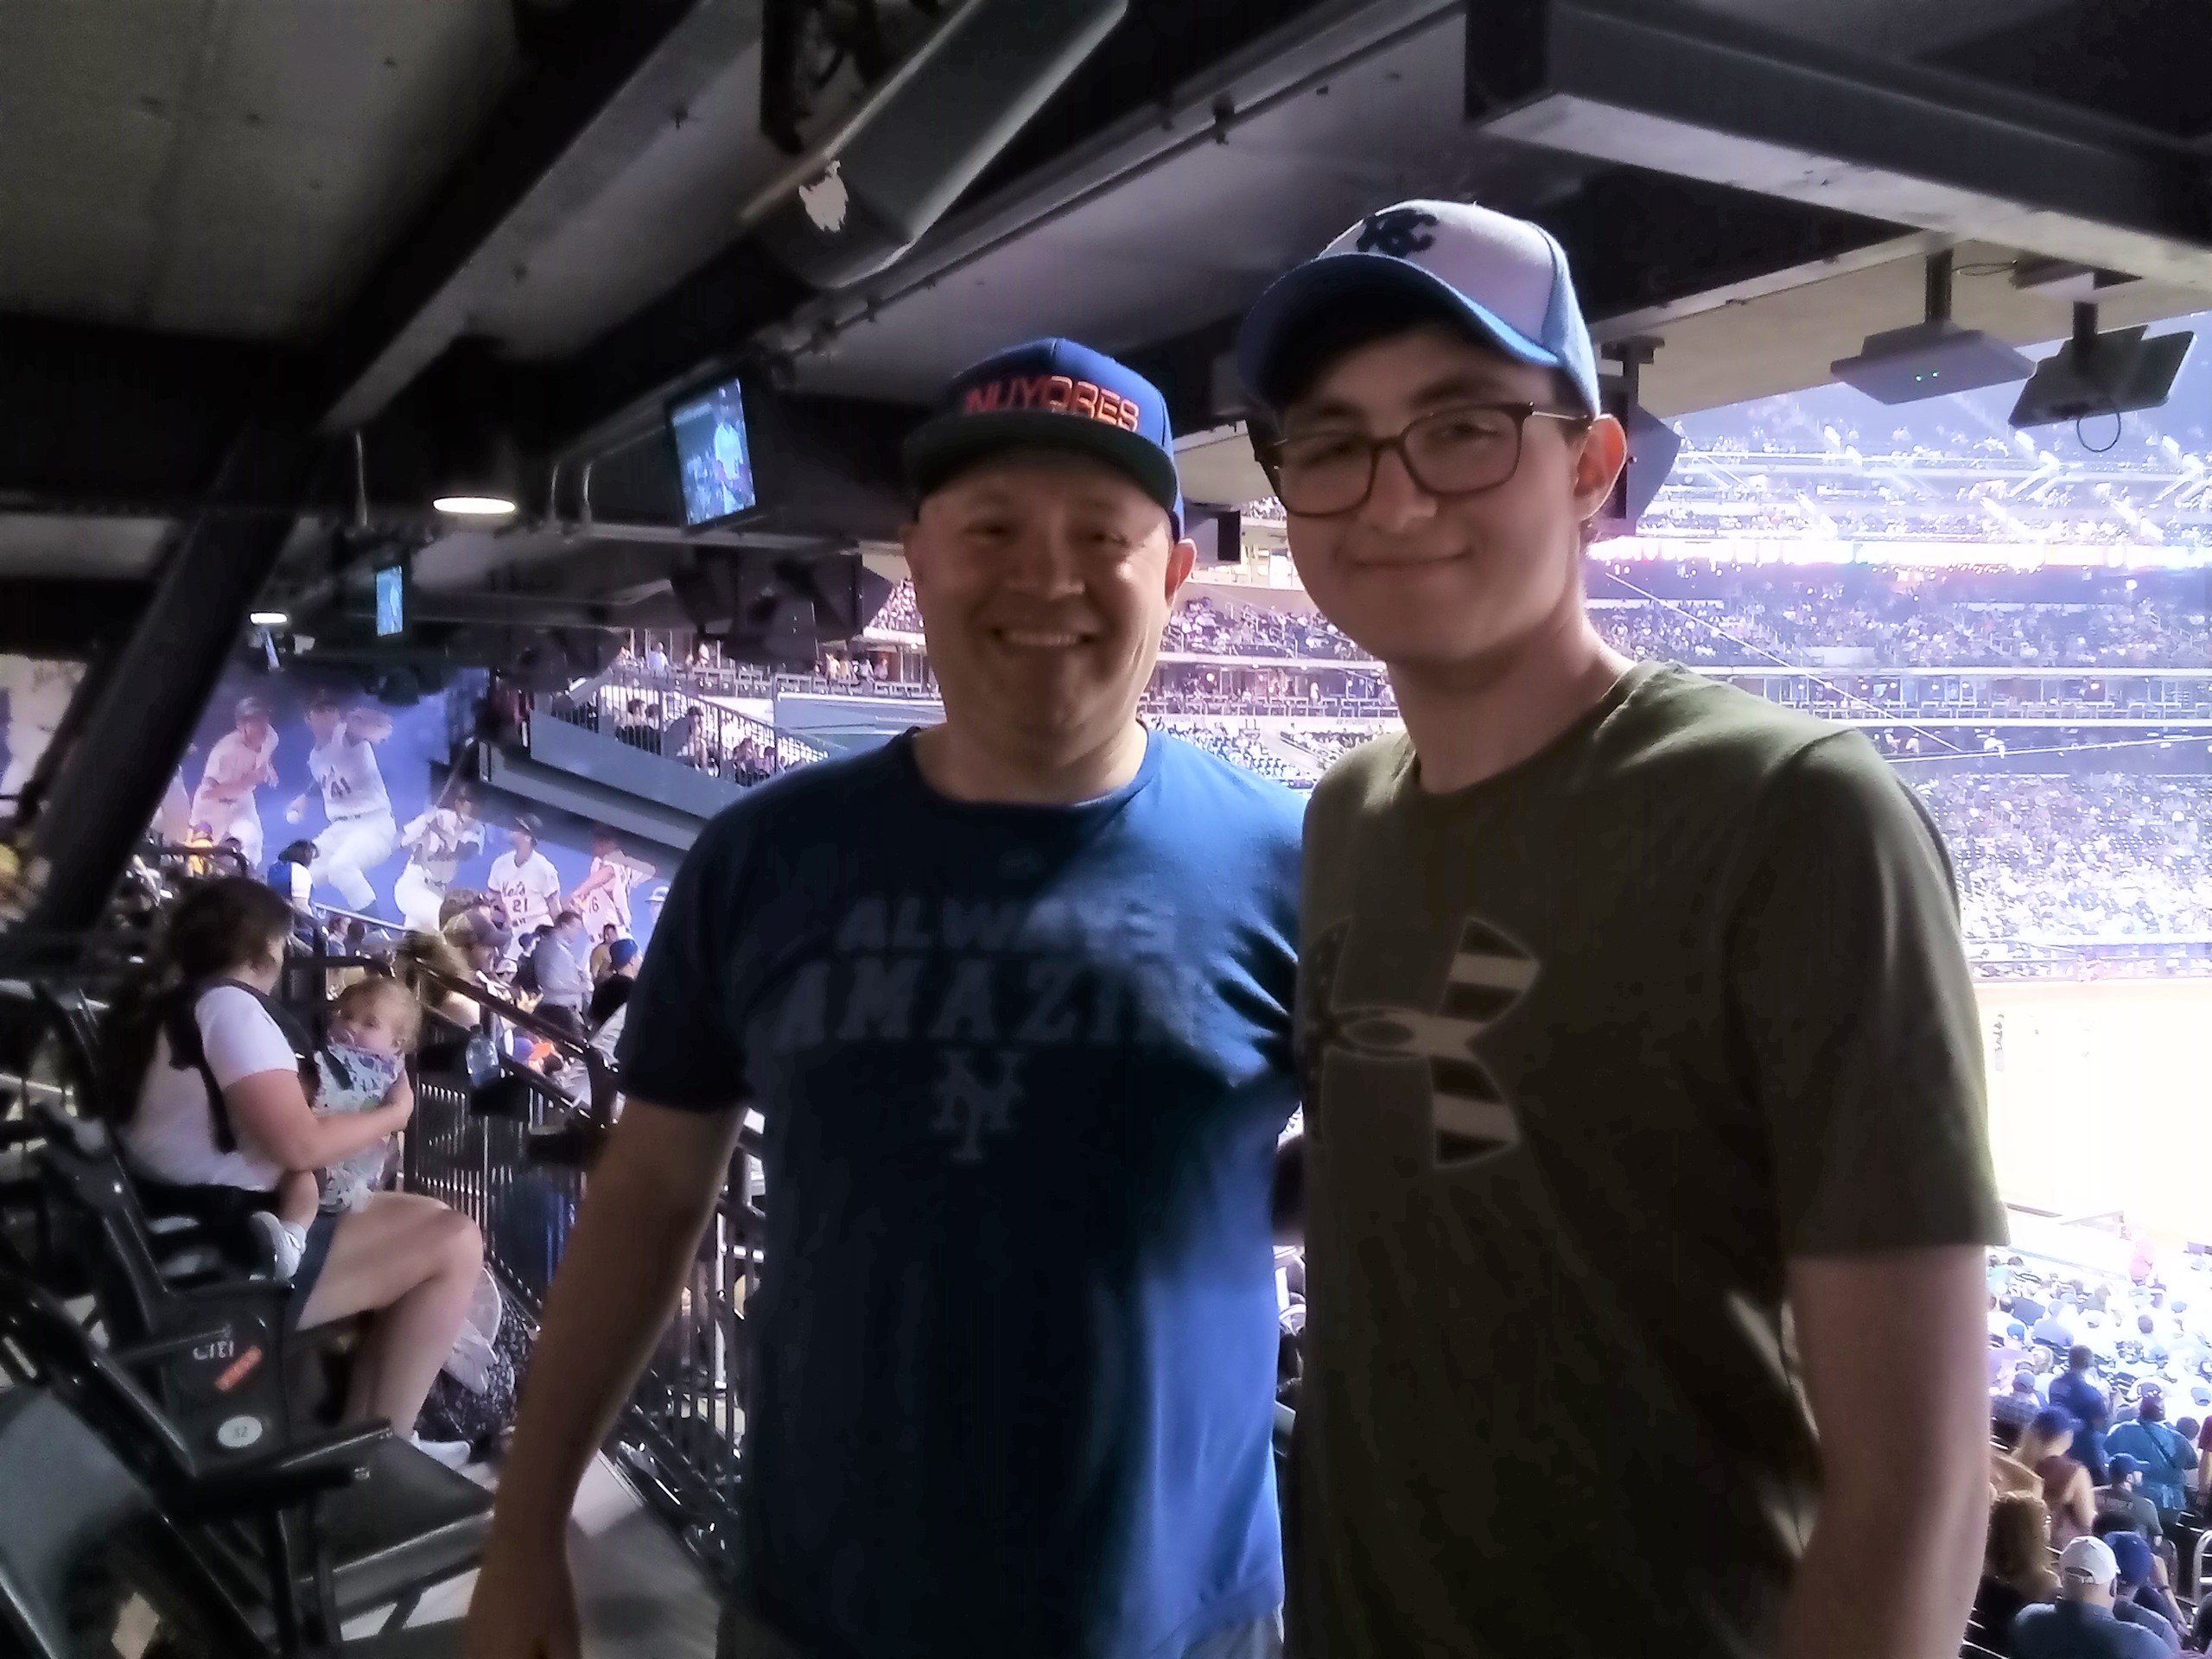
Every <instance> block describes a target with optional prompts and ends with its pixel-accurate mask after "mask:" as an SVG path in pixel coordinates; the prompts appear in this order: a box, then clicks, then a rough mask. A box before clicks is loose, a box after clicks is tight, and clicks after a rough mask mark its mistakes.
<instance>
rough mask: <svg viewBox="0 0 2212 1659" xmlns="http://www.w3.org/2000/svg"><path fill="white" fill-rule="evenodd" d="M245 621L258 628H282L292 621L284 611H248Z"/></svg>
mask: <svg viewBox="0 0 2212 1659" xmlns="http://www.w3.org/2000/svg"><path fill="white" fill-rule="evenodd" d="M245 620H247V621H248V622H250V623H251V624H252V625H253V626H255V627H257V628H281V627H283V626H284V625H285V624H286V623H287V622H289V621H290V620H292V619H291V618H290V617H289V616H287V615H285V614H284V613H283V612H282V611H248V612H247V613H246V615H245Z"/></svg>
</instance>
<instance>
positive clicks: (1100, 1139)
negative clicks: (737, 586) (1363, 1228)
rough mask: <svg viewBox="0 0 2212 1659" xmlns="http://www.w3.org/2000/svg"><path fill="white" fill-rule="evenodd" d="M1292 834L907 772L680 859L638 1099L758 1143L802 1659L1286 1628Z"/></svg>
mask: <svg viewBox="0 0 2212 1659" xmlns="http://www.w3.org/2000/svg"><path fill="white" fill-rule="evenodd" d="M1299 836H1300V803H1299V801H1298V798H1296V797H1295V796H1294V795H1292V794H1291V793H1290V792H1289V791H1287V790H1284V789H1281V788H1280V787H1279V786H1277V785H1273V784H1268V783H1265V782H1262V780H1260V779H1255V778H1253V777H1251V776H1249V774H1247V773H1244V772H1240V771H1237V770H1236V769H1235V768H1234V767H1231V766H1228V765H1226V764H1225V763H1224V762H1223V761H1220V760H1216V759H1215V758H1213V757H1212V756H1211V755H1208V754H1206V753H1203V752H1202V751H1200V750H1198V749H1196V748H1193V747H1191V746H1189V745H1187V744H1185V743H1182V742H1179V741H1176V740H1175V739H1173V738H1168V737H1164V736H1162V735H1160V734H1157V733H1155V734H1152V735H1151V737H1150V740H1149V742H1148V744H1147V749H1146V753H1145V759H1144V762H1143V765H1142V767H1141V769H1140V771H1139V772H1138V773H1137V776H1136V778H1135V779H1134V780H1133V781H1132V782H1131V783H1130V784H1129V785H1127V786H1126V787H1124V788H1122V789H1120V790H1117V791H1115V792H1114V793H1113V794H1111V795H1110V796H1108V797H1105V798H1103V799H1100V800H1096V801H1092V802H1086V803H1084V804H1079V805H1075V806H1057V807H1043V806H1006V805H981V804H971V803H963V802H957V801H953V800H950V799H947V798H944V797H943V796H940V795H938V793H936V792H935V791H932V790H931V789H930V788H929V787H928V786H927V785H925V783H924V782H923V780H922V777H921V773H920V772H919V770H918V768H917V766H916V765H915V761H914V755H913V747H912V737H911V735H910V736H907V737H902V738H899V739H896V740H894V741H892V742H891V743H889V744H887V745H885V746H884V747H881V748H880V749H877V750H875V751H874V752H872V753H868V754H865V755H861V756H859V757H856V758H851V759H845V760H833V761H828V762H823V763H820V764H817V765H816V766H809V767H806V768H804V769H803V770H800V771H798V772H791V773H787V774H785V776H784V777H782V778H780V779H776V780H775V781H773V782H772V783H768V784H765V785H760V787H758V788H756V789H753V790H752V791H749V792H748V793H747V796H746V798H744V799H743V800H741V801H740V802H739V803H738V804H735V805H734V806H732V807H730V808H729V809H728V810H726V811H724V812H723V813H722V814H721V816H719V817H716V818H715V821H714V822H713V823H711V824H709V826H708V827H707V829H706V831H705V832H704V834H703V835H702V836H701V837H700V840H699V842H698V844H697V845H696V846H695V847H694V848H693V849H692V850H691V853H690V856H688V857H687V858H686V859H685V860H684V862H683V868H682V870H681V871H680V872H679V873H678V874H677V878H676V880H675V881H674V882H673V883H672V884H671V887H670V890H669V895H668V901H667V904H666V906H664V910H663V912H662V917H661V920H660V923H659V925H658V927H657V929H656V930H655V931H654V935H653V939H652V947H651V948H650V949H649V950H647V951H646V953H645V964H644V968H643V970H642V972H641V973H640V975H639V981H638V988H637V990H636V992H635V994H634V995H633V996H632V1000H631V1003H630V1009H629V1014H628V1020H627V1027H626V1030H625V1032H624V1033H623V1039H622V1044H621V1052H620V1059H621V1065H622V1068H623V1073H624V1082H623V1086H624V1088H625V1090H626V1092H628V1093H629V1094H630V1095H632V1096H634V1097H637V1098H639V1099H644V1100H649V1101H652V1102H654V1103H657V1104H660V1105H664V1106H671V1107H677V1108H679V1109H701V1110H716V1109H725V1108H728V1107H729V1106H731V1105H733V1104H735V1103H740V1102H744V1103H749V1104H751V1105H753V1106H754V1107H756V1108H757V1109H759V1110H760V1112H761V1113H762V1116H763V1117H764V1120H765V1123H766V1128H765V1130H764V1141H765V1154H764V1165H765V1169H766V1209H767V1234H766V1247H765V1254H764V1265H763V1268H762V1276H761V1286H760V1292H759V1294H757V1295H755V1296H754V1297H753V1300H752V1301H751V1303H750V1304H749V1306H747V1327H748V1330H749V1332H750V1335H751V1338H752V1341H753V1354H752V1359H753V1364H752V1368H751V1372H750V1387H749V1398H748V1399H747V1432H746V1443H745V1458H746V1471H747V1483H746V1486H745V1489H744V1490H745V1517H744V1518H745V1522H746V1538H747V1546H746V1548H747V1564H748V1570H749V1576H750V1579H751V1581H752V1582H751V1587H750V1594H751V1597H752V1599H753V1602H754V1603H755V1605H757V1606H758V1608H759V1610H760V1611H761V1613H762V1614H763V1615H764V1616H766V1618H769V1619H770V1620H771V1622H772V1623H775V1624H779V1625H780V1626H781V1627H783V1628H784V1629H785V1631H786V1633H787V1634H788V1635H789V1636H790V1637H791V1638H793V1639H794V1640H796V1641H797V1642H798V1643H800V1644H801V1645H802V1646H804V1647H805V1648H806V1649H808V1650H809V1651H810V1652H817V1653H821V1654H825V1655H836V1656H853V1659H893V1656H898V1659H908V1656H931V1655H938V1654H944V1655H955V1654H957V1655H959V1656H962V1659H971V1656H973V1659H986V1656H995V1655H1006V1656H1009V1659H1011V1656H1020V1659H1038V1656H1044V1655H1050V1656H1052V1659H1139V1656H1150V1655H1153V1654H1154V1653H1155V1652H1175V1651H1179V1649H1180V1648H1181V1647H1182V1646H1183V1645H1185V1644H1186V1643H1190V1642H1193V1641H1196V1640H1197V1639H1198V1638H1199V1637H1204V1636H1205V1635H1206V1634H1207V1633H1208V1632H1210V1631H1211V1630H1216V1629H1219V1628H1222V1627H1224V1626H1227V1625H1230V1624H1236V1623H1239V1622H1242V1621H1244V1620H1248V1619H1250V1618H1256V1617H1258V1616H1260V1615H1261V1614H1263V1613H1265V1612H1267V1611H1269V1610H1271V1609H1272V1608H1274V1606H1275V1605H1277V1604H1278V1603H1279V1602H1280V1601H1281V1597H1282V1569H1281V1547H1280V1543H1279V1541H1278V1538H1277V1535H1276V1534H1277V1529H1276V1516H1275V1500H1274V1469H1273V1463H1272V1431H1273V1425H1274V1377H1275V1350H1276V1323H1275V1318H1276V1316H1275V1299H1274V1252H1273V1249H1272V1247H1271V1239H1270V1233H1269V1222H1268V1194H1269V1185H1270V1179H1271V1173H1272V1169H1273V1161H1274V1147H1275V1141H1276V1139H1277V1136H1278V1135H1279V1134H1280V1132H1281V1129H1282V1128H1283V1126H1284V1124H1285V1123H1286V1122H1287V1120H1288V1118H1289V1115H1290V1111H1291V1109H1292V1106H1293V1104H1294V1099H1295V1087H1296V1085H1295V1079H1294V1069H1293V1063H1292V1058H1291V1009H1292V1007H1293V1003H1292V995H1293V982H1294V968H1295V959H1294V950H1295V942H1296V939H1297V937H1298V926H1297V914H1296V911H1297V893H1298V858H1299Z"/></svg>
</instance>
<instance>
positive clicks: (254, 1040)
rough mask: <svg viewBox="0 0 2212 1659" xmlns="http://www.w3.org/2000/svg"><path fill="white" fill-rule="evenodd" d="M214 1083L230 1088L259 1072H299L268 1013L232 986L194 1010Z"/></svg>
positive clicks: (296, 1059)
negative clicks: (213, 1075)
mask: <svg viewBox="0 0 2212 1659" xmlns="http://www.w3.org/2000/svg"><path fill="white" fill-rule="evenodd" d="M193 1014H194V1017H195V1018H196V1019H197V1020H199V1021H200V1046H201V1048H202V1049H203V1050H205V1052H206V1053H207V1069H208V1070H209V1071H213V1073H214V1074H215V1081H216V1082H217V1083H219V1084H222V1085H223V1087H224V1088H226V1089H227V1088H229V1087H230V1086H231V1085H232V1084H234V1083H236V1082H237V1081H238V1079H239V1078H240V1077H252V1076H253V1075H254V1074H255V1073H256V1072H260V1071H298V1070H299V1065H300V1061H299V1057H298V1056H297V1055H296V1054H294V1053H293V1052H292V1045H291V1043H290V1042H289V1040H287V1039H286V1038H285V1036H284V1033H283V1030H282V1029H281V1028H280V1027H278V1026H277V1022H276V1021H275V1020H271V1019H270V1017H269V1011H268V1010H267V1009H266V1008H264V1007H262V1006H261V1004H260V1003H258V1002H257V1001H254V1000H253V998H252V997H251V996H250V995H247V994H246V993H245V992H244V991H242V990H239V989H238V988H237V987H236V986H233V985H218V986H217V987H215V988H214V989H213V990H211V991H209V992H208V993H207V995H204V996H202V997H201V998H200V1001H199V1004H198V1006H197V1007H194V1010H193Z"/></svg>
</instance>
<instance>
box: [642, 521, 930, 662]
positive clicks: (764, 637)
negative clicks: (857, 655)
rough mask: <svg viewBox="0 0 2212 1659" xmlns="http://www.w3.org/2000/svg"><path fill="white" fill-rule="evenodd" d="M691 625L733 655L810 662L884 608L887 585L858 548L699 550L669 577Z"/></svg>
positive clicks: (756, 659) (744, 658) (750, 659)
mask: <svg viewBox="0 0 2212 1659" xmlns="http://www.w3.org/2000/svg"><path fill="white" fill-rule="evenodd" d="M669 584H670V587H671V590H672V591H673V592H674V593H675V594H676V599H677V603H678V604H680V605H682V606H683V613H684V615H685V616H686V617H687V618H688V619H689V620H690V622H691V624H692V626H695V627H696V628H697V629H698V630H699V632H701V633H702V634H705V635H706V636H707V637H708V638H709V639H716V640H719V641H720V642H721V646H722V649H723V651H724V652H725V653H727V654H728V656H729V657H730V658H733V659H734V660H735V661H737V662H740V663H750V664H757V665H759V666H761V667H768V668H792V669H804V668H809V667H811V666H812V665H813V664H814V661H815V658H816V657H817V655H819V653H820V652H821V649H822V647H823V645H829V644H833V643H835V642H836V641H839V640H844V639H851V638H852V637H853V636H854V635H855V634H857V633H858V632H860V631H861V629H862V628H864V627H866V626H868V619H869V618H871V617H873V616H874V614H875V613H876V612H878V611H880V610H881V609H882V608H883V601H885V600H886V599H887V598H888V597H890V594H891V584H890V583H889V582H886V581H885V580H884V579H883V578H882V577H881V576H879V575H876V574H875V573H874V571H872V570H870V569H868V568H867V567H866V566H865V565H864V564H862V563H861V556H860V555H859V554H857V553H805V554H783V553H766V552H761V551H759V550H753V549H749V548H748V549H740V550H735V551H733V552H730V553H727V554H725V553H721V552H720V551H716V552H714V553H712V554H707V553H704V552H703V551H702V556H701V558H700V560H699V563H697V564H696V565H695V566H694V567H693V568H692V569H690V570H685V571H679V572H677V574H675V575H671V577H670V578H669Z"/></svg>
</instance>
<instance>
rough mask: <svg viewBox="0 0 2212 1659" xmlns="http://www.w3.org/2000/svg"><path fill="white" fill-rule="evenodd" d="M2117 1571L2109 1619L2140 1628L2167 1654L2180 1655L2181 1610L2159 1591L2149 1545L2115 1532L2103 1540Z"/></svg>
mask: <svg viewBox="0 0 2212 1659" xmlns="http://www.w3.org/2000/svg"><path fill="white" fill-rule="evenodd" d="M2105 1548H2107V1549H2109V1550H2111V1551H2112V1558H2113V1563H2114V1564H2115V1565H2116V1566H2117V1567H2118V1568H2119V1571H2120V1576H2119V1578H2118V1579H2117V1580H2115V1581H2114V1586H2113V1608H2112V1611H2113V1618H2117V1619H2119V1620H2120V1621H2121V1622H2122V1623H2123V1624H2137V1625H2140V1626H2141V1627H2142V1628H2143V1629H2145V1630H2149V1631H2150V1632H2151V1633H2152V1635H2153V1636H2155V1637H2158V1640H2159V1641H2161V1642H2163V1643H2165V1645H2166V1651H2167V1652H2168V1653H2170V1654H2175V1653H2179V1652H2180V1651H2181V1631H2182V1617H2181V1610H2180V1609H2179V1608H2178V1607H2176V1606H2175V1605H2174V1602H2173V1598H2172V1597H2171V1596H2169V1595H2168V1594H2167V1593H2166V1592H2165V1591H2164V1589H2162V1588H2160V1587H2159V1586H2158V1582H2157V1578H2158V1555H2157V1554H2156V1553H2155V1552H2154V1551H2153V1550H2152V1548H2151V1543H2150V1541H2149V1540H2148V1539H2146V1538H2145V1537H2144V1536H2143V1535H2142V1534H2140V1533H2136V1532H2115V1533H2113V1534H2111V1535H2108V1536H2107V1538H2106V1539H2105Z"/></svg>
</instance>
